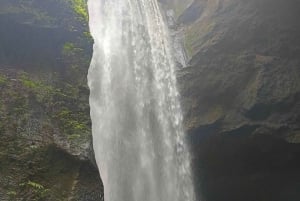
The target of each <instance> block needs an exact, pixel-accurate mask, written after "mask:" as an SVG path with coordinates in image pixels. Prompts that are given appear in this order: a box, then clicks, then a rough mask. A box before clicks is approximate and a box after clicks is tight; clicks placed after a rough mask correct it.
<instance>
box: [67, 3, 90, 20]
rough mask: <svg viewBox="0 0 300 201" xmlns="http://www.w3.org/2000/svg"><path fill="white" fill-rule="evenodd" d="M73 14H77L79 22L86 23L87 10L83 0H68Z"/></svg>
mask: <svg viewBox="0 0 300 201" xmlns="http://www.w3.org/2000/svg"><path fill="white" fill-rule="evenodd" d="M70 2H71V5H72V8H73V10H74V12H75V13H76V14H77V16H78V18H79V20H80V21H82V22H84V23H87V22H88V20H89V19H88V18H89V16H88V10H87V4H86V1H85V0H70Z"/></svg>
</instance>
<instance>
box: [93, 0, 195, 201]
mask: <svg viewBox="0 0 300 201" xmlns="http://www.w3.org/2000/svg"><path fill="white" fill-rule="evenodd" d="M88 5H89V13H90V30H91V34H92V36H93V38H94V42H95V43H94V53H93V58H92V61H91V65H90V69H89V74H88V80H89V87H90V90H91V94H90V106H91V118H92V130H93V143H94V150H95V155H96V160H97V164H98V167H99V171H100V174H101V177H102V180H103V183H104V195H105V201H121V200H123V201H195V196H194V189H193V185H192V181H191V172H190V158H189V153H188V149H187V147H186V144H185V140H184V132H183V128H182V113H181V109H180V104H179V101H178V96H179V94H178V91H177V88H176V76H175V65H174V62H173V58H172V55H171V51H170V48H169V45H168V32H167V28H166V26H165V24H164V21H163V18H162V16H161V13H160V10H159V5H158V3H157V0H89V2H88Z"/></svg>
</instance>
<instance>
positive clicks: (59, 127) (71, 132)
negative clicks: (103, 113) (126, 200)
mask: <svg viewBox="0 0 300 201" xmlns="http://www.w3.org/2000/svg"><path fill="white" fill-rule="evenodd" d="M79 8H80V9H79ZM82 10H84V11H85V13H81V12H80V11H82ZM86 15H87V10H86V1H85V0H77V1H69V0H46V1H39V0H26V1H23V0H2V1H1V2H0V26H1V29H0V97H1V99H0V118H1V121H0V200H1V201H2V200H3V201H6V200H13V201H17V200H33V201H34V200H36V201H46V200H49V201H53V200H74V201H95V200H97V201H98V200H102V196H103V194H102V192H103V187H102V183H101V179H100V176H99V173H98V170H97V168H96V165H95V163H94V158H93V157H94V156H93V152H92V148H91V128H90V127H91V123H90V117H89V105H88V97H89V90H88V87H87V80H86V75H87V71H88V66H89V62H90V58H91V53H92V40H91V37H90V35H89V32H88V31H89V30H88V26H87V23H88V22H87V19H86Z"/></svg>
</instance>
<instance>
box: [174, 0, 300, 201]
mask: <svg viewBox="0 0 300 201" xmlns="http://www.w3.org/2000/svg"><path fill="white" fill-rule="evenodd" d="M172 2H173V5H172V4H169V5H172V6H174V5H175V8H174V9H176V2H175V1H172ZM174 3H175V4H174ZM179 7H180V8H182V5H179ZM183 7H184V8H185V9H184V10H183V11H182V12H181V14H180V15H179V16H178V18H177V23H178V26H179V27H180V28H181V29H183V32H184V43H185V48H186V51H187V53H188V57H189V66H188V67H186V68H184V69H182V70H180V71H179V72H178V79H179V86H180V90H181V95H182V105H183V110H184V112H185V125H186V128H187V131H188V135H189V139H190V140H191V145H192V151H193V154H194V171H195V174H196V183H197V188H198V189H197V190H198V192H201V194H202V196H203V200H207V201H228V200H233V201H240V200H243V201H248V200H249V201H253V200H270V201H277V200H278V201H284V200H299V199H300V193H299V191H298V190H297V189H299V188H300V173H299V171H298V170H299V167H300V160H299V159H300V145H299V143H300V141H299V139H300V138H299V137H300V105H299V102H300V93H299V92H300V79H299V75H300V68H299V65H300V59H299V55H300V40H299V35H300V24H299V22H298V19H299V17H300V12H299V11H300V3H299V2H298V1H295V0H275V1H274V0H272V1H270V0H253V1H245V0H194V1H193V2H192V3H189V2H187V4H186V5H184V6H183Z"/></svg>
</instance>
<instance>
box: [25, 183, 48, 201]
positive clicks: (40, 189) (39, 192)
mask: <svg viewBox="0 0 300 201" xmlns="http://www.w3.org/2000/svg"><path fill="white" fill-rule="evenodd" d="M19 186H20V187H21V188H23V189H26V188H27V190H28V191H30V192H31V194H32V195H31V196H30V200H32V201H42V200H44V199H45V198H46V197H47V196H48V194H49V192H50V190H49V189H46V188H45V187H44V186H43V185H41V184H39V183H36V182H33V181H30V180H29V181H27V182H24V183H21V184H19Z"/></svg>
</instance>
